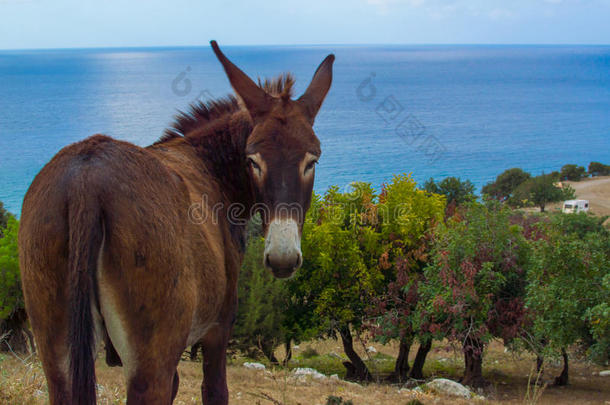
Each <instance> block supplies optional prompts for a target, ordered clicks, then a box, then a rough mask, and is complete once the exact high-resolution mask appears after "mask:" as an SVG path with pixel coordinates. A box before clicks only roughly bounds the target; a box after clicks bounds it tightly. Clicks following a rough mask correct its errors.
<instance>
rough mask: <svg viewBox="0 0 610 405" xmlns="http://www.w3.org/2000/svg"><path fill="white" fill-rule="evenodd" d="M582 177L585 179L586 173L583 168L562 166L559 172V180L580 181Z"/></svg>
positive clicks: (569, 165)
mask: <svg viewBox="0 0 610 405" xmlns="http://www.w3.org/2000/svg"><path fill="white" fill-rule="evenodd" d="M584 177H587V171H586V170H585V168H584V167H582V166H578V165H572V164H568V165H563V166H562V167H561V172H559V179H560V180H571V181H580V180H581V179H582V178H584Z"/></svg>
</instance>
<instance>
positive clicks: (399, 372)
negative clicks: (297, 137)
mask: <svg viewBox="0 0 610 405" xmlns="http://www.w3.org/2000/svg"><path fill="white" fill-rule="evenodd" d="M429 183H433V181H431V182H429ZM378 207H379V208H378V211H379V213H380V224H379V227H378V228H377V229H378V232H379V233H380V235H381V237H380V240H379V243H380V245H381V246H382V254H381V257H380V259H379V265H380V267H381V269H382V271H383V274H384V277H385V280H386V285H385V287H384V289H383V291H381V292H380V293H379V294H378V296H376V297H372V300H371V306H370V308H369V310H368V313H369V316H370V317H371V322H369V325H368V327H369V329H371V330H372V332H373V334H374V336H375V338H376V339H377V340H379V341H381V342H383V343H386V342H387V341H389V340H392V339H395V340H398V341H399V343H400V349H399V355H398V358H397V360H396V365H395V368H394V376H393V377H394V378H395V379H397V380H398V381H405V380H406V378H407V375H409V376H410V377H412V378H418V379H419V378H423V375H422V368H423V365H424V361H425V358H426V355H427V353H428V351H429V350H430V347H431V339H429V338H427V337H426V338H425V339H420V348H419V350H418V353H417V357H416V361H415V363H414V365H413V368H410V367H409V363H408V356H409V351H410V348H411V345H412V343H413V342H414V340H415V339H416V338H417V333H416V331H415V330H414V328H413V314H414V310H415V307H416V305H417V301H418V299H419V293H418V284H419V283H420V282H421V279H422V277H423V274H422V273H423V271H422V269H423V267H424V265H425V263H426V261H427V254H428V241H429V238H428V237H427V236H428V235H429V233H430V231H431V229H432V228H433V227H434V225H435V224H436V223H437V222H439V221H442V220H443V214H444V207H445V198H444V197H443V196H441V195H439V194H434V193H431V192H424V191H423V190H418V189H417V188H416V184H415V182H414V181H413V180H412V179H411V178H410V177H409V176H395V177H394V179H393V181H392V183H390V184H389V185H386V186H384V187H383V189H382V191H381V195H380V198H379V205H378ZM409 371H410V374H408V373H409Z"/></svg>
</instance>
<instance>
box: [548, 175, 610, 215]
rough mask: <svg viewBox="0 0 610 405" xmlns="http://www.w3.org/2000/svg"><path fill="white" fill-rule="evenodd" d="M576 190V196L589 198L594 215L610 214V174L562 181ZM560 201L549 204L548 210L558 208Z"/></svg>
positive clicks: (584, 198) (560, 204)
mask: <svg viewBox="0 0 610 405" xmlns="http://www.w3.org/2000/svg"><path fill="white" fill-rule="evenodd" d="M562 183H563V184H569V185H570V186H572V187H573V188H574V190H575V191H576V198H577V199H579V200H589V207H590V211H591V212H592V213H594V214H595V215H600V216H603V215H610V176H601V177H590V178H586V179H584V180H581V181H564V182H562ZM561 207H562V203H555V204H549V207H548V209H549V211H554V210H560V209H561Z"/></svg>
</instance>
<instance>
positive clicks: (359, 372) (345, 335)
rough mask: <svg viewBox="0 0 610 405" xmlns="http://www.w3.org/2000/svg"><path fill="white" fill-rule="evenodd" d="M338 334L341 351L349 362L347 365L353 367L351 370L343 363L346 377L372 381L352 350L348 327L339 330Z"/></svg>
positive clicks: (364, 365)
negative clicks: (351, 376)
mask: <svg viewBox="0 0 610 405" xmlns="http://www.w3.org/2000/svg"><path fill="white" fill-rule="evenodd" d="M339 334H340V335H341V341H342V342H343V351H344V352H345V355H346V356H347V358H348V359H349V361H350V363H348V364H351V367H353V369H350V366H348V365H346V364H345V363H344V365H345V367H346V368H347V371H348V376H349V375H350V374H353V378H354V379H356V380H358V381H372V380H373V376H372V375H371V373H370V372H369V369H368V368H367V366H366V364H364V361H362V359H361V358H360V356H358V353H356V351H355V350H354V341H353V339H352V333H351V332H350V330H349V326H347V327H343V328H341V329H339ZM350 372H351V373H350Z"/></svg>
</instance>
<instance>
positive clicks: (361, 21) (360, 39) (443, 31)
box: [0, 0, 610, 49]
mask: <svg viewBox="0 0 610 405" xmlns="http://www.w3.org/2000/svg"><path fill="white" fill-rule="evenodd" d="M609 21H610V0H469V1H467V0H308V1H289V0H262V1H256V2H254V1H246V0H227V1H222V2H220V1H207V2H206V1H202V0H199V1H192V0H176V1H159V0H128V1H123V0H121V1H119V0H102V1H95V2H93V1H87V0H53V1H51V0H0V49H23V48H72V47H120V46H174V45H175V46H190V45H205V44H207V43H208V41H209V40H210V39H212V38H215V39H217V40H218V41H219V42H220V43H221V44H224V45H250V44H367V43H373V44H431V43H492V44H502V43H511V44H523V43H534V44H540V43H545V44H610V23H609Z"/></svg>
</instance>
